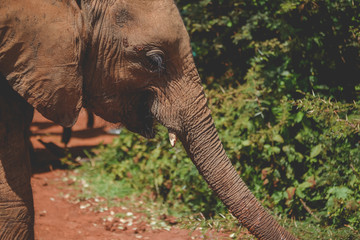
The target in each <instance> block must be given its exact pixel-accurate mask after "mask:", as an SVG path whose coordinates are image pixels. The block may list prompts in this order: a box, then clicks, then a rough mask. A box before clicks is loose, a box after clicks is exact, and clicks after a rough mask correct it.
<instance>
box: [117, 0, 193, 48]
mask: <svg viewBox="0 0 360 240" xmlns="http://www.w3.org/2000/svg"><path fill="white" fill-rule="evenodd" d="M140 3H142V4H140ZM115 16H117V17H116V21H118V23H119V24H124V23H125V22H127V21H129V22H130V23H129V24H128V25H127V27H124V29H123V32H125V34H126V35H127V36H128V39H129V40H130V41H131V42H132V44H134V45H137V44H144V43H149V44H152V43H161V42H166V43H174V42H178V40H179V39H180V38H183V37H184V36H186V29H185V27H184V24H183V22H182V19H181V16H180V14H179V11H178V10H177V7H176V5H175V4H174V2H173V1H156V0H154V1H146V2H145V1H132V2H131V4H129V6H127V7H126V10H125V9H124V8H119V9H117V10H116V13H115ZM184 33H185V34H184Z"/></svg>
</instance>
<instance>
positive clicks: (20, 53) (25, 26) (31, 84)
mask: <svg viewBox="0 0 360 240" xmlns="http://www.w3.org/2000/svg"><path fill="white" fill-rule="evenodd" d="M5 2H6V1H5ZM34 2H35V3H34ZM72 2H73V1H42V2H41V4H38V2H37V1H11V0H8V1H7V4H8V6H9V7H8V8H2V9H1V8H0V36H4V38H3V39H1V38H0V72H1V74H3V75H4V76H5V78H6V79H7V80H8V82H9V84H10V85H11V86H12V88H13V89H14V90H15V91H17V92H18V93H19V94H20V95H21V96H22V97H23V98H25V99H26V101H27V102H28V103H30V104H31V105H32V106H33V107H34V108H36V109H37V110H38V111H39V112H40V113H41V114H42V115H43V116H45V117H46V118H48V119H50V120H52V121H54V122H56V123H58V124H61V125H63V126H66V127H70V126H72V125H73V124H74V123H75V122H76V120H77V117H78V114H79V111H80V109H81V107H82V85H83V79H82V69H81V53H82V52H83V49H82V48H83V45H84V44H83V42H82V41H83V36H84V35H85V34H84V33H83V32H82V29H83V27H82V25H83V21H82V17H81V14H80V9H79V7H78V5H77V4H76V3H75V2H74V3H72ZM9 9H11V11H10V10H9ZM5 16H6V17H5Z"/></svg>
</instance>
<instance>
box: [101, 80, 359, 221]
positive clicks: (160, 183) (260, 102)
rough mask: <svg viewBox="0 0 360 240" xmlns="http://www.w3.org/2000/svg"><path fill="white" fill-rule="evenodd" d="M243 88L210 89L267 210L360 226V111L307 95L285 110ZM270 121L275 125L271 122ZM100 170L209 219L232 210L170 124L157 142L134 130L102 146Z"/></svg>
mask: <svg viewBox="0 0 360 240" xmlns="http://www.w3.org/2000/svg"><path fill="white" fill-rule="evenodd" d="M249 89H251V87H248V86H245V85H244V86H242V87H239V88H234V89H228V90H226V92H224V93H223V92H218V91H215V90H211V91H209V92H208V98H209V104H210V108H211V109H212V111H213V115H214V118H215V125H216V126H217V129H218V130H219V134H220V136H221V139H222V141H223V143H224V147H225V149H226V151H227V154H228V156H229V157H230V159H231V160H232V161H233V164H234V166H235V167H236V169H237V170H238V171H239V173H240V174H241V176H242V178H243V179H244V180H245V182H246V183H247V184H248V185H249V187H250V189H251V190H252V191H253V192H254V194H255V195H256V196H257V197H258V199H261V200H262V201H263V204H265V205H266V206H267V207H269V208H272V209H275V210H276V211H277V212H280V213H286V214H287V215H288V216H289V217H296V218H298V219H304V218H305V217H306V216H309V215H310V214H312V215H315V216H316V218H318V219H320V220H321V221H322V222H324V223H328V224H331V225H335V226H342V225H344V224H349V225H351V226H353V227H354V228H359V227H360V226H359V222H360V215H359V203H360V195H359V194H358V192H359V190H360V146H359V145H360V144H359V140H360V138H359V132H360V129H359V128H360V120H359V117H360V108H359V105H356V104H340V103H336V102H333V101H325V100H323V99H321V98H319V97H313V96H312V95H306V96H305V98H304V99H303V100H299V101H296V102H295V101H290V100H287V99H286V98H285V97H284V98H283V100H282V101H280V102H279V104H278V105H277V106H274V105H272V103H270V102H267V101H266V100H264V99H261V98H260V97H259V96H260V95H261V92H259V91H255V92H253V91H250V90H249ZM269 119H271V120H272V121H271V122H269ZM98 157H100V158H101V160H102V161H99V162H98V163H97V167H98V168H100V169H104V170H105V171H106V172H107V173H108V174H110V175H111V176H113V179H114V180H122V181H126V182H127V183H128V184H129V185H130V186H131V187H132V188H133V189H136V190H141V191H142V190H146V189H147V190H149V191H151V192H153V193H154V194H155V195H156V196H157V197H159V198H161V199H163V201H165V202H167V203H168V204H169V205H170V206H174V207H176V206H178V205H183V204H185V205H183V206H185V208H184V209H183V210H184V211H193V212H199V211H201V212H203V213H204V214H205V215H207V216H211V215H213V214H214V213H216V212H217V213H219V212H222V211H224V209H225V208H224V206H223V205H222V204H221V203H220V202H219V201H218V200H217V198H216V197H215V196H214V195H213V193H212V192H211V191H210V190H209V188H208V186H207V185H206V183H205V181H203V180H202V178H201V176H200V175H199V174H198V172H197V170H196V168H195V167H194V165H193V164H192V162H191V160H190V159H189V158H188V157H187V156H186V153H185V151H184V150H182V149H181V145H180V144H178V145H177V146H176V147H175V148H171V146H170V144H169V143H168V139H167V132H166V130H165V129H163V128H162V127H161V128H160V131H159V134H158V135H157V137H156V138H155V139H153V140H146V139H144V138H142V137H140V136H139V135H136V134H132V133H130V132H128V131H125V132H124V133H122V134H121V135H120V136H119V137H118V138H116V139H115V141H114V142H113V143H112V144H111V145H110V146H109V147H105V148H102V149H101V151H100V154H99V155H98Z"/></svg>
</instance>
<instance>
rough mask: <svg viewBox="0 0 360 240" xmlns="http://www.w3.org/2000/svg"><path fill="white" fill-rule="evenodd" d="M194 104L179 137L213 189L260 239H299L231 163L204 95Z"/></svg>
mask: <svg viewBox="0 0 360 240" xmlns="http://www.w3.org/2000/svg"><path fill="white" fill-rule="evenodd" d="M199 104H200V106H201V107H200V108H199ZM193 105H197V107H193V109H191V110H187V111H186V113H183V117H184V119H183V125H184V132H183V134H182V135H180V136H179V138H180V140H181V142H182V143H183V145H184V147H185V149H186V151H187V153H188V155H189V156H190V157H191V159H192V161H193V163H194V164H195V166H196V167H197V169H198V171H199V172H200V174H201V175H202V176H203V177H204V179H205V180H206V182H207V183H208V184H209V186H210V187H211V189H212V190H213V191H215V193H216V194H217V196H218V197H219V198H220V199H221V201H222V202H223V203H224V204H225V205H226V207H227V208H228V209H229V211H230V212H231V213H232V214H233V215H234V216H235V217H236V218H237V219H238V220H239V221H240V223H241V224H242V225H243V226H245V227H246V228H248V229H249V231H250V232H251V233H252V234H254V235H255V236H256V237H258V238H259V239H296V238H295V237H294V236H292V235H291V234H290V233H289V232H287V231H286V230H285V229H284V228H283V227H282V226H280V225H279V224H278V223H277V222H276V220H275V219H274V218H273V217H272V216H271V215H270V214H269V213H268V212H267V211H266V210H265V209H264V208H263V207H262V206H261V204H260V203H259V202H258V201H257V200H256V198H255V196H254V195H253V194H252V193H251V192H250V190H249V189H248V188H247V186H246V185H245V183H244V182H243V181H242V179H241V178H240V176H239V175H238V173H237V172H236V170H235V168H234V167H233V166H232V164H231V162H230V160H229V158H228V157H227V155H226V153H225V150H224V148H223V146H222V143H221V141H220V139H219V136H218V134H217V131H216V128H215V126H214V122H213V119H212V117H211V114H210V110H209V109H208V107H207V106H206V100H205V97H204V94H201V96H198V98H197V100H196V101H194V103H193ZM194 109H197V110H194ZM199 109H200V110H199Z"/></svg>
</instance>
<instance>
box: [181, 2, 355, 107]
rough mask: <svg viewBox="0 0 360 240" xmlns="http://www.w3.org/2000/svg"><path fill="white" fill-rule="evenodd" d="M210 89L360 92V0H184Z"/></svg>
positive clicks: (349, 96)
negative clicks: (251, 84)
mask: <svg viewBox="0 0 360 240" xmlns="http://www.w3.org/2000/svg"><path fill="white" fill-rule="evenodd" d="M177 2H178V6H179V7H180V9H181V13H182V15H183V17H184V22H185V24H186V26H187V28H188V30H189V32H190V35H191V36H190V37H191V39H192V45H193V50H194V55H195V59H196V61H197V64H198V66H199V69H200V73H201V74H202V75H203V78H204V80H205V81H206V84H207V86H208V87H216V86H217V85H218V84H219V85H221V86H228V85H231V86H237V84H238V83H243V82H244V81H249V80H251V79H256V80H261V79H263V80H264V85H265V86H266V87H268V88H269V89H271V90H272V91H273V93H272V94H273V95H276V94H278V95H287V96H288V97H290V96H291V97H296V96H297V95H296V90H302V91H305V92H310V91H311V90H315V91H318V92H322V93H323V94H327V95H332V96H334V97H336V99H338V100H340V99H345V100H347V101H352V100H353V99H355V98H358V97H359V94H357V92H358V91H359V90H356V89H358V87H357V86H359V84H360V81H359V77H358V76H359V75H360V67H359V66H360V48H359V47H360V30H359V26H360V1H359V0H341V1H331V0H282V1H270V0H260V1H239V0H227V1H223V0H212V1H210V0H201V1H196V2H193V1H188V0H178V1H177Z"/></svg>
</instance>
